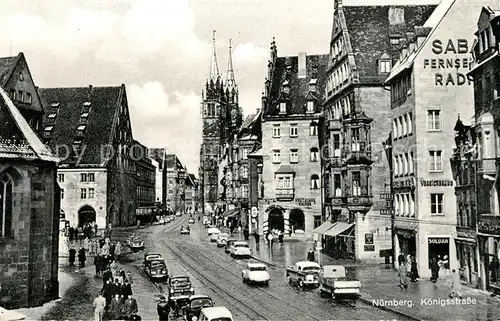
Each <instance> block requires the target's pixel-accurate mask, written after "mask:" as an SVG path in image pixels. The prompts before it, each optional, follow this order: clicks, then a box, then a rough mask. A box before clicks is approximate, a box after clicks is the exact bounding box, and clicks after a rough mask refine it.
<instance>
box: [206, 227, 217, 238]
mask: <svg viewBox="0 0 500 321" xmlns="http://www.w3.org/2000/svg"><path fill="white" fill-rule="evenodd" d="M215 232H217V233H220V230H219V229H218V228H216V227H215V226H210V227H209V228H208V230H207V234H208V236H210V235H212V234H213V233H215Z"/></svg>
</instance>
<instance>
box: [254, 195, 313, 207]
mask: <svg viewBox="0 0 500 321" xmlns="http://www.w3.org/2000/svg"><path fill="white" fill-rule="evenodd" d="M262 201H263V202H264V204H274V203H276V202H277V200H276V198H264V199H262ZM291 203H292V204H297V205H298V206H303V207H311V206H313V204H316V199H315V198H300V197H298V198H295V199H294V200H293V201H292V202H291Z"/></svg>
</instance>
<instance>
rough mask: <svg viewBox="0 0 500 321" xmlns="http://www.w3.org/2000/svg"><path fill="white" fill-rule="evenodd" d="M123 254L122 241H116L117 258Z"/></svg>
mask: <svg viewBox="0 0 500 321" xmlns="http://www.w3.org/2000/svg"><path fill="white" fill-rule="evenodd" d="M121 254H122V244H121V243H120V242H116V245H115V256H116V259H117V260H118V259H119V258H120V255H121Z"/></svg>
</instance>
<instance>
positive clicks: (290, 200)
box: [258, 40, 328, 236]
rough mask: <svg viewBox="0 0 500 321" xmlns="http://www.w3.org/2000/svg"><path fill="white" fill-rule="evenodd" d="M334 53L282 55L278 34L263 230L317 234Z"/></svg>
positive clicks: (271, 69)
mask: <svg viewBox="0 0 500 321" xmlns="http://www.w3.org/2000/svg"><path fill="white" fill-rule="evenodd" d="M327 62H328V55H306V53H299V54H298V56H291V57H278V52H277V48H276V43H275V41H274V40H273V42H272V43H271V49H270V60H269V63H268V77H267V79H266V81H265V93H264V96H263V97H262V120H261V121H262V148H261V152H260V154H261V155H263V156H262V177H261V184H262V185H263V187H264V191H263V198H262V199H260V200H259V217H258V222H259V230H260V231H261V232H262V233H264V234H265V233H267V231H269V230H281V231H282V232H284V235H285V236H292V235H296V236H298V235H302V236H311V235H312V231H313V229H314V228H315V227H317V226H319V225H320V224H321V187H322V185H321V178H320V177H321V162H320V153H319V140H318V121H319V117H320V114H321V107H322V103H323V91H324V88H325V80H326V78H325V72H326V65H327Z"/></svg>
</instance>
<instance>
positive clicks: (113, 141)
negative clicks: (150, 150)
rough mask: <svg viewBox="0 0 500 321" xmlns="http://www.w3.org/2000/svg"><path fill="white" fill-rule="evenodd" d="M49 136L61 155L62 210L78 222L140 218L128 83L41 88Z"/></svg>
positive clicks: (48, 140) (120, 222) (121, 222)
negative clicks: (127, 93)
mask: <svg viewBox="0 0 500 321" xmlns="http://www.w3.org/2000/svg"><path fill="white" fill-rule="evenodd" d="M38 93H39V95H40V98H41V101H42V104H43V106H44V112H45V114H44V118H43V139H44V142H45V143H46V144H47V145H48V146H49V147H50V148H51V149H52V150H53V151H54V152H55V153H56V154H57V155H58V157H59V158H60V159H61V162H60V164H59V168H58V171H57V178H58V183H59V186H60V187H61V212H62V213H64V215H65V218H66V220H68V221H69V223H70V225H71V226H73V227H77V226H82V225H83V224H85V223H88V222H96V223H97V225H98V226H99V227H100V228H104V227H105V226H108V225H109V224H112V226H128V225H132V224H135V222H136V217H135V216H136V207H137V199H136V195H137V192H136V184H137V182H136V164H135V161H134V160H133V155H132V146H133V138H132V127H131V124H130V115H129V110H128V102H127V95H126V90H125V85H121V86H116V87H93V86H89V87H75V88H40V89H39V91H38Z"/></svg>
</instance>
